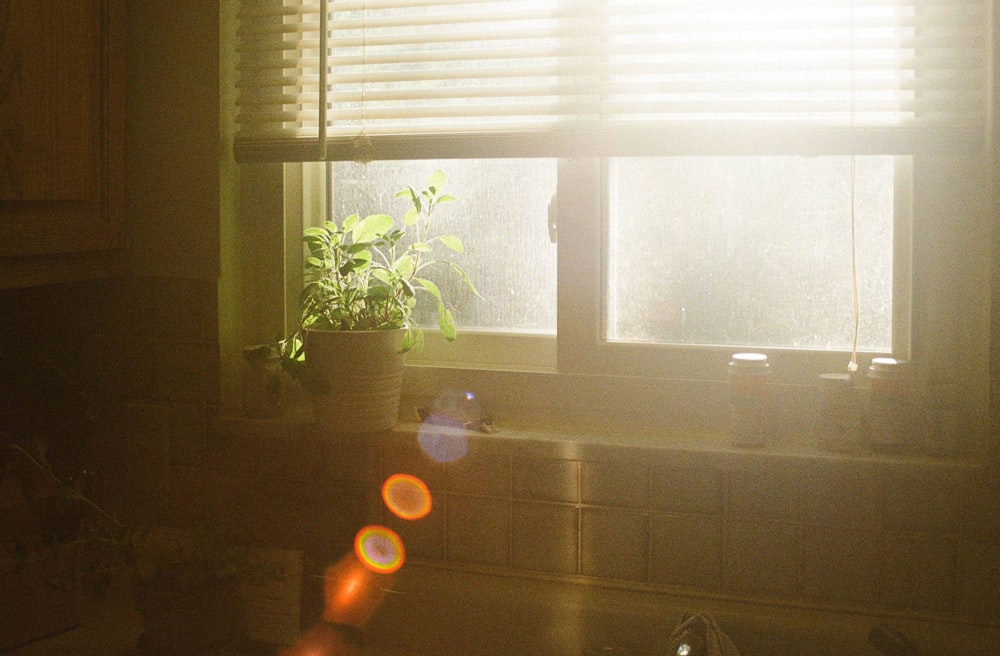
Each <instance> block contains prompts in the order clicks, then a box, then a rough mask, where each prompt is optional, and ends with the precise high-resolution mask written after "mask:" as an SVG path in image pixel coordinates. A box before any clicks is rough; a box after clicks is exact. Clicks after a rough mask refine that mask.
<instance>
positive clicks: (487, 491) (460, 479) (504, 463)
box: [445, 449, 510, 497]
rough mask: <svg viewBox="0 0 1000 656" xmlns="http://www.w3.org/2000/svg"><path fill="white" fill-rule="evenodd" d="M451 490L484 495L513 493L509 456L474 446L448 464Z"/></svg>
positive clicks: (500, 495) (447, 474)
mask: <svg viewBox="0 0 1000 656" xmlns="http://www.w3.org/2000/svg"><path fill="white" fill-rule="evenodd" d="M445 473H446V476H447V485H448V491H449V492H460V493H464V494H479V495H484V496H496V497H509V496H510V457H508V456H507V455H506V454H502V453H498V452H495V451H492V452H491V451H477V450H475V449H472V450H470V452H469V453H468V454H467V455H466V456H465V457H464V458H461V459H459V460H456V461H455V462H449V463H448V464H447V465H445Z"/></svg>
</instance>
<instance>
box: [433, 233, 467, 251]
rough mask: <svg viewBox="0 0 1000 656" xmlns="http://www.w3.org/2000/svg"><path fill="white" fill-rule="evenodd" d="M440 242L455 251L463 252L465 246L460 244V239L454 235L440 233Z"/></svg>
mask: <svg viewBox="0 0 1000 656" xmlns="http://www.w3.org/2000/svg"><path fill="white" fill-rule="evenodd" d="M438 239H440V240H441V243H442V244H444V245H445V246H447V247H448V248H450V249H451V250H453V251H455V252H456V253H464V252H465V248H464V247H463V246H462V240H461V239H459V238H458V237H456V236H454V235H441V236H440V237H438Z"/></svg>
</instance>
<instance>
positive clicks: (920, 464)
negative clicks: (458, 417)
mask: <svg viewBox="0 0 1000 656" xmlns="http://www.w3.org/2000/svg"><path fill="white" fill-rule="evenodd" d="M410 407H412V406H407V405H404V406H403V408H404V410H403V412H401V415H402V416H401V421H400V423H399V424H398V425H397V426H396V427H395V428H393V429H392V430H389V431H385V432H384V433H380V434H377V435H375V436H373V442H372V443H373V445H378V446H385V447H392V446H412V445H413V443H414V439H416V438H418V436H419V434H420V432H421V430H422V429H423V425H422V424H421V423H420V422H419V421H417V420H416V416H415V415H416V413H415V412H414V411H411V410H409V409H408V408H410ZM495 427H496V431H495V432H485V431H481V430H473V429H469V430H465V429H457V428H450V427H443V426H434V427H433V430H434V431H435V432H436V433H439V434H445V435H449V436H456V437H462V438H466V439H468V440H469V441H470V443H473V444H475V448H476V449H477V450H479V451H503V452H508V453H512V454H514V455H517V456H521V457H534V458H550V459H560V460H580V461H613V462H620V463H629V462H635V463H649V462H651V461H655V460H660V461H662V462H664V463H669V464H670V465H671V466H676V467H691V468H703V467H712V468H716V469H721V470H731V469H740V468H746V467H758V466H764V467H767V466H776V467H797V466H806V465H809V464H812V463H815V464H821V465H822V464H839V465H844V466H847V467H858V468H875V469H880V468H886V469H899V468H902V469H920V470H924V471H936V472H940V473H950V474H955V475H958V476H959V477H961V478H966V477H971V476H974V475H975V474H976V473H977V472H979V471H980V470H981V469H982V467H983V462H982V459H981V458H976V457H973V456H969V455H962V456H957V455H956V456H943V455H931V454H923V453H880V452H874V451H869V450H856V451H828V450H823V449H820V448H819V447H818V446H817V444H816V443H815V441H808V440H794V441H793V440H771V441H769V442H767V443H765V444H764V445H763V446H759V447H749V448H745V447H736V446H733V445H732V444H731V441H730V438H729V435H728V434H727V433H725V432H719V431H693V430H683V429H681V430H678V429H673V428H662V427H648V428H646V429H645V430H629V429H624V428H620V427H619V428H616V429H607V428H606V429H598V428H595V427H594V426H584V425H578V424H574V423H573V422H572V420H571V419H567V420H565V421H559V420H558V418H554V417H552V416H549V417H548V418H547V420H546V421H533V420H532V419H531V418H530V417H518V418H513V417H508V418H507V419H506V420H503V421H499V422H497V424H496V425H495ZM215 430H216V431H217V432H219V433H222V434H227V435H240V436H243V437H248V438H263V439H275V440H280V439H282V438H285V437H287V436H289V435H298V436H301V435H313V436H314V437H320V438H322V437H324V435H323V433H322V429H320V428H318V427H317V426H316V425H315V424H314V422H313V419H312V415H311V410H310V409H309V408H308V407H307V406H305V405H302V404H298V405H295V406H293V407H290V408H286V409H285V410H284V411H283V412H282V414H281V415H280V416H278V417H272V418H258V417H246V416H240V415H239V414H237V413H235V412H224V413H222V414H221V415H220V416H219V417H217V418H216V420H215ZM425 430H426V429H425ZM330 437H331V438H333V436H330ZM333 439H336V438H333Z"/></svg>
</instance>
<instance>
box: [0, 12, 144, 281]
mask: <svg viewBox="0 0 1000 656" xmlns="http://www.w3.org/2000/svg"><path fill="white" fill-rule="evenodd" d="M124 12H125V9H124V1H123V0H0V277H2V276H3V274H5V272H8V271H10V270H13V269H12V267H14V265H15V264H16V270H17V272H18V275H17V278H18V280H19V281H20V283H14V282H12V281H11V280H0V287H4V286H13V285H15V284H25V282H24V281H27V280H29V279H30V275H28V273H26V272H28V271H30V270H31V269H33V268H38V269H39V270H40V271H41V273H40V275H39V276H38V277H39V280H46V281H50V280H51V279H52V277H53V275H52V273H51V272H44V271H42V270H43V269H44V267H45V266H46V262H47V261H48V262H52V261H55V260H53V259H51V256H56V255H58V256H60V260H59V261H60V262H61V265H60V274H59V277H60V278H62V279H67V280H69V279H73V278H72V273H71V270H72V266H70V264H69V263H70V262H71V259H67V258H66V257H64V256H66V255H72V254H87V257H86V262H87V265H86V269H87V271H88V276H92V275H94V273H93V272H94V270H95V262H97V260H96V259H95V257H94V254H95V253H96V252H99V251H106V252H108V253H109V256H108V261H109V262H114V263H115V265H114V266H115V267H116V268H117V267H120V262H121V261H122V258H121V257H120V254H119V253H114V254H112V252H115V251H120V250H121V248H122V247H123V245H124V239H123V234H124V233H123V213H124V110H125V96H124V82H125V71H124V38H125V34H124V29H125V25H124V17H125V14H124ZM32 258H35V259H34V260H33V259H32ZM15 260H16V262H15Z"/></svg>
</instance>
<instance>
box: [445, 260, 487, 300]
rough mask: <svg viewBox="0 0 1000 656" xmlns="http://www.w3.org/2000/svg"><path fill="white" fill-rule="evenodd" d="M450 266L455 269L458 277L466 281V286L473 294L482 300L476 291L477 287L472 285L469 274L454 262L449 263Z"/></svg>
mask: <svg viewBox="0 0 1000 656" xmlns="http://www.w3.org/2000/svg"><path fill="white" fill-rule="evenodd" d="M449 264H451V268H452V269H454V270H455V271H456V272H457V273H458V275H460V276H462V280H464V281H465V284H466V285H467V286H468V288H469V289H470V290H471V291H472V293H473V294H475V295H476V298H482V296H480V295H479V292H478V291H477V290H476V286H475V285H473V284H472V278H470V277H469V274H467V273H466V272H465V271H464V270H463V269H462V267H460V266H458V265H457V264H455V263H454V262H449Z"/></svg>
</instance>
